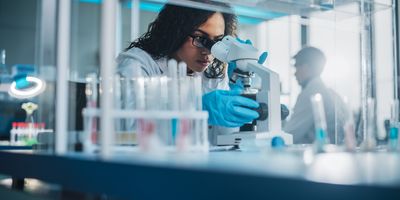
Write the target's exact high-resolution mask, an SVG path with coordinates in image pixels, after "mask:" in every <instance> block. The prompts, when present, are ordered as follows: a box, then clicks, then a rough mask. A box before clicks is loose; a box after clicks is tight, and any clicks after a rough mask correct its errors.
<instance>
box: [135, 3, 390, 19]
mask: <svg viewBox="0 0 400 200" xmlns="http://www.w3.org/2000/svg"><path fill="white" fill-rule="evenodd" d="M143 2H151V3H156V4H155V5H157V4H165V3H166V1H165V0H144V1H143ZM168 2H170V3H172V4H177V5H182V6H187V7H195V8H201V9H209V10H217V11H221V10H222V11H227V10H226V9H225V8H223V7H220V6H216V5H209V4H207V3H199V2H193V1H189V0H170V1H168ZM210 2H224V3H229V4H230V5H231V6H232V9H233V11H234V13H235V14H237V15H239V16H242V17H251V18H257V19H262V20H270V19H274V18H278V17H281V16H286V15H299V16H303V17H312V18H321V19H329V20H342V19H347V18H351V17H356V16H361V15H363V14H367V13H375V12H378V11H382V10H385V9H390V8H391V7H392V2H391V1H374V0H211V1H210ZM362 4H363V5H364V8H365V9H364V10H363V12H361V9H360V7H361V6H360V5H362Z"/></svg>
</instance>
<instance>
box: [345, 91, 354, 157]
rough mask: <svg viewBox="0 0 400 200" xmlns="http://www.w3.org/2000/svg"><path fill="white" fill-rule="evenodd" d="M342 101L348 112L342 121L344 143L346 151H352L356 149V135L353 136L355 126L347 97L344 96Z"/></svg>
mask: <svg viewBox="0 0 400 200" xmlns="http://www.w3.org/2000/svg"><path fill="white" fill-rule="evenodd" d="M344 103H345V105H346V107H347V110H348V113H347V118H346V121H345V123H344V127H343V130H344V143H345V147H346V150H347V151H354V150H355V149H356V145H357V142H356V136H355V127H354V117H353V113H352V111H351V107H350V106H349V105H350V104H349V101H348V98H347V97H345V98H344Z"/></svg>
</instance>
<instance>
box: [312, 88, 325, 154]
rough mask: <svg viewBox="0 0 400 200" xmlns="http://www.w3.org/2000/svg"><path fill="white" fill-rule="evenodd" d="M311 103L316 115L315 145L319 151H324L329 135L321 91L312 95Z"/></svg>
mask: <svg viewBox="0 0 400 200" xmlns="http://www.w3.org/2000/svg"><path fill="white" fill-rule="evenodd" d="M311 105H312V110H313V116H314V126H315V141H314V145H315V148H316V151H317V152H323V151H324V145H325V144H327V143H329V139H328V136H327V130H326V129H327V126H326V118H325V110H324V102H323V99H322V95H321V94H320V93H317V94H315V95H314V96H312V97H311Z"/></svg>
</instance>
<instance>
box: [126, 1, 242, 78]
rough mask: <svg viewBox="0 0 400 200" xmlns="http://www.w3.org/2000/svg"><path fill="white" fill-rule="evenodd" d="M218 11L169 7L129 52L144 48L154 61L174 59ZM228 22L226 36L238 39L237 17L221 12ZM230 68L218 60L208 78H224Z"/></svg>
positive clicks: (167, 5) (207, 72)
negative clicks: (187, 41) (195, 32)
mask: <svg viewBox="0 0 400 200" xmlns="http://www.w3.org/2000/svg"><path fill="white" fill-rule="evenodd" d="M197 2H207V3H209V4H213V5H216V6H221V7H223V8H226V9H230V7H229V5H227V4H224V3H215V2H210V1H207V0H197ZM214 13H216V11H210V10H202V9H197V8H190V7H184V6H178V5H172V4H166V5H165V6H164V7H163V8H162V10H161V11H160V13H159V14H158V16H157V18H156V19H155V20H154V21H153V22H152V23H151V24H150V25H149V28H148V30H147V32H146V33H144V34H143V35H142V36H141V37H140V38H138V39H137V40H135V41H134V42H132V43H131V44H130V45H129V47H128V48H127V50H128V49H131V48H133V47H137V48H140V49H142V50H144V51H146V52H147V53H149V54H150V55H151V56H152V57H153V58H154V59H159V58H162V57H165V56H168V57H172V55H173V54H174V53H175V52H176V51H177V50H178V49H179V48H180V47H181V46H182V45H183V44H184V43H185V41H186V39H187V37H188V36H189V35H190V34H192V33H193V32H194V31H195V30H196V29H197V28H198V27H200V26H201V25H202V24H203V23H205V22H206V21H207V19H208V18H209V17H211V16H212V15H213V14H214ZM221 14H222V15H223V18H224V21H225V33H224V35H233V36H236V28H237V19H236V16H235V15H234V14H230V13H225V12H221ZM226 66H227V65H226V64H225V63H223V62H221V61H219V60H217V59H214V62H213V63H212V64H211V65H210V66H208V67H207V69H206V71H205V72H204V73H205V76H206V77H208V78H223V77H224V74H225V73H224V72H225V68H226Z"/></svg>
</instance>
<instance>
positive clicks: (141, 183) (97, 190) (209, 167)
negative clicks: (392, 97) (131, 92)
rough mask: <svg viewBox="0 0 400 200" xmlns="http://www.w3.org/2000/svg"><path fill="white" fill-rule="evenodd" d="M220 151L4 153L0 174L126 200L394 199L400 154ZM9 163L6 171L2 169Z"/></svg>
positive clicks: (398, 185)
mask: <svg viewBox="0 0 400 200" xmlns="http://www.w3.org/2000/svg"><path fill="white" fill-rule="evenodd" d="M301 155H303V153H302V152H300V153H293V152H275V151H274V152H263V153H255V152H240V151H215V152H210V153H209V154H195V153H190V154H170V155H163V156H161V155H159V154H158V155H157V154H143V153H138V152H135V151H120V152H119V153H118V154H116V155H115V156H114V157H112V158H110V159H107V160H102V159H99V158H97V157H96V156H90V155H84V154H67V155H65V156H55V155H47V154H38V153H32V152H29V151H27V152H21V151H19V152H18V153H16V152H13V151H0V163H2V164H1V165H0V174H4V175H9V176H11V177H13V178H14V179H21V178H36V179H40V180H42V181H45V182H48V183H53V184H57V185H60V186H61V187H62V188H63V189H66V190H72V191H78V192H84V193H91V194H106V195H110V196H112V197H119V198H122V199H160V198H163V199H270V198H279V199H363V200H368V199H393V198H394V197H396V196H399V195H400V170H398V169H400V168H399V167H400V155H399V153H387V152H381V153H356V154H350V153H329V154H318V155H316V156H315V157H314V158H313V160H314V161H313V162H312V163H307V159H308V158H307V156H306V157H303V156H301ZM3 163H6V164H3Z"/></svg>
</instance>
